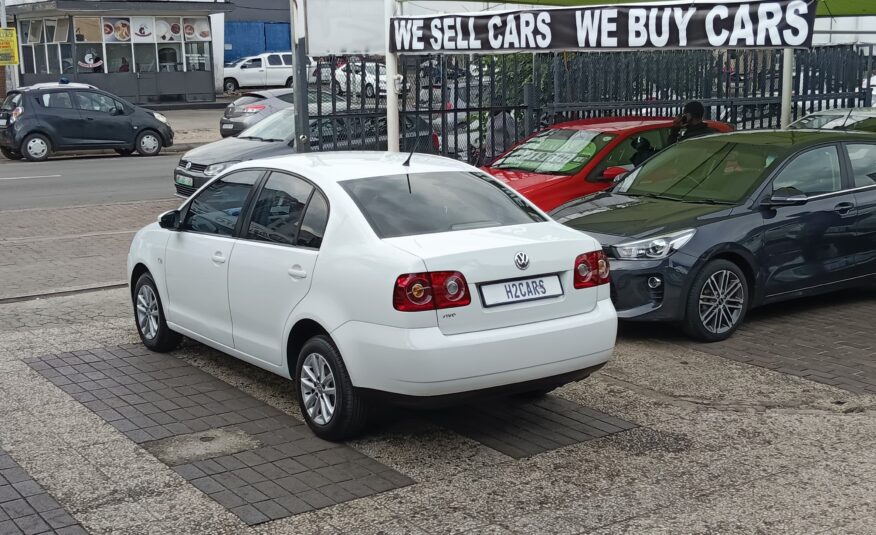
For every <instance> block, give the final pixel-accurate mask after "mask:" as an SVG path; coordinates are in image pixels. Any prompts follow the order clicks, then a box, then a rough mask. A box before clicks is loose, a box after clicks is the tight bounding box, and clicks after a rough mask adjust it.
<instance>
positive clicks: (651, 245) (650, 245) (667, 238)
mask: <svg viewBox="0 0 876 535" xmlns="http://www.w3.org/2000/svg"><path fill="white" fill-rule="evenodd" d="M694 234H696V229H688V230H682V231H681V232H675V233H672V234H666V235H664V236H657V237H656V238H648V239H647V240H639V241H631V242H627V243H620V244H618V245H615V246H613V247H612V249H613V250H614V254H615V255H616V256H617V257H618V258H621V259H624V260H659V259H662V258H666V257H667V256H669V255H670V254H672V253H673V252H674V251H677V250H679V249H681V248H682V247H684V245H685V244H686V243H687V242H689V241H690V239H691V238H693V235H694Z"/></svg>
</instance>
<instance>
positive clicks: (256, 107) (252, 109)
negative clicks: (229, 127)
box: [240, 104, 267, 113]
mask: <svg viewBox="0 0 876 535" xmlns="http://www.w3.org/2000/svg"><path fill="white" fill-rule="evenodd" d="M265 108H267V106H265V105H264V104H250V105H249V106H244V107H243V109H242V110H240V111H241V113H258V112H260V111H262V110H263V109H265Z"/></svg>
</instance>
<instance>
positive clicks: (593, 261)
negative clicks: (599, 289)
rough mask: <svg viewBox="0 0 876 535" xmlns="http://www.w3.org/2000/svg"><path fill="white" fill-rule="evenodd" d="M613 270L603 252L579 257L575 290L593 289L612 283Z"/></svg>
mask: <svg viewBox="0 0 876 535" xmlns="http://www.w3.org/2000/svg"><path fill="white" fill-rule="evenodd" d="M610 271H611V268H610V267H609V265H608V258H607V257H606V256H605V253H603V252H602V251H593V252H591V253H584V254H582V255H578V258H576V259H575V270H574V273H575V288H578V289H581V288H592V287H594V286H599V285H600V284H608V283H609V282H611V275H610Z"/></svg>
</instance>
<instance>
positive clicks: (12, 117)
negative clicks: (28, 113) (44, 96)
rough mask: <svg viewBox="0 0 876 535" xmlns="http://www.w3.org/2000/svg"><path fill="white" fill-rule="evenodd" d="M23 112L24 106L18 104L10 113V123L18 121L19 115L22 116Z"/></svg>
mask: <svg viewBox="0 0 876 535" xmlns="http://www.w3.org/2000/svg"><path fill="white" fill-rule="evenodd" d="M22 113H24V108H22V107H21V106H17V107H16V108H15V109H14V110H12V113H11V114H9V124H12V123H14V122H15V121H17V120H18V119H19V117H21V114H22Z"/></svg>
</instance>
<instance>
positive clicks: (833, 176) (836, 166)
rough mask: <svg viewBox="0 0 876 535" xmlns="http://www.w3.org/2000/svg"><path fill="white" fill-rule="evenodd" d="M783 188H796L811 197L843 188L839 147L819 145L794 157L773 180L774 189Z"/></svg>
mask: <svg viewBox="0 0 876 535" xmlns="http://www.w3.org/2000/svg"><path fill="white" fill-rule="evenodd" d="M782 188H795V189H797V190H798V191H800V192H802V193H804V194H806V195H808V196H810V197H811V196H813V195H822V194H825V193H833V192H835V191H839V190H841V189H842V173H841V171H840V163H839V153H838V152H837V148H836V147H835V146H833V145H829V146H827V147H818V148H815V149H812V150H809V151H806V152H804V153H803V154H799V155H797V156H796V157H794V159H793V160H792V161H791V163H789V164H788V165H786V166H785V168H784V169H782V171H781V172H780V173H779V176H777V177H776V178H775V180H773V191H775V190H778V189H782Z"/></svg>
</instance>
